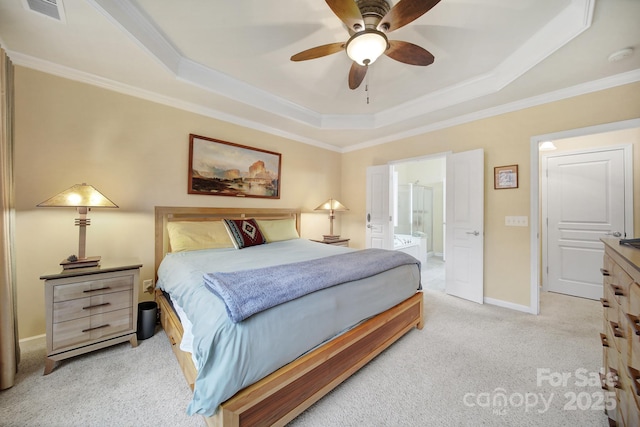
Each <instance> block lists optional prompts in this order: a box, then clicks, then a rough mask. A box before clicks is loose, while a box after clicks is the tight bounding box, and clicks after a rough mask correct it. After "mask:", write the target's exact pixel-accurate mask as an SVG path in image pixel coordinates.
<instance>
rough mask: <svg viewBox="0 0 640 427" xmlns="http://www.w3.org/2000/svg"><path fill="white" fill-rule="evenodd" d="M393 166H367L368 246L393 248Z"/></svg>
mask: <svg viewBox="0 0 640 427" xmlns="http://www.w3.org/2000/svg"><path fill="white" fill-rule="evenodd" d="M391 182H392V180H391V167H390V166H388V165H383V166H370V167H368V168H367V196H366V197H367V229H366V246H367V248H382V249H393V218H392V217H391V214H390V207H391V206H392V202H393V200H392V199H391V197H392V195H393V192H392V191H391Z"/></svg>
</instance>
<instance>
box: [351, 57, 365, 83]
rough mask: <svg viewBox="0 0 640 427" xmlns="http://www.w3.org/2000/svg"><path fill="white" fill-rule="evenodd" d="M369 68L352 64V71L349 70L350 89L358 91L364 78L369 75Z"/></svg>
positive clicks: (355, 63)
mask: <svg viewBox="0 0 640 427" xmlns="http://www.w3.org/2000/svg"><path fill="white" fill-rule="evenodd" d="M367 68H368V67H367V66H366V65H360V64H358V63H357V62H355V61H353V64H351V70H349V89H357V88H358V86H360V83H362V81H363V80H364V76H366V75H367Z"/></svg>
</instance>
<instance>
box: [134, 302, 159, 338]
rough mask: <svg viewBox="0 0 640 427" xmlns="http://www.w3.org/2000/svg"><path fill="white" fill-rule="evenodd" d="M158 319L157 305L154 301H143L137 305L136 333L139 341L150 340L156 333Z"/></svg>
mask: <svg viewBox="0 0 640 427" xmlns="http://www.w3.org/2000/svg"><path fill="white" fill-rule="evenodd" d="M157 317H158V304H156V302H155V301H144V302H141V303H139V304H138V331H137V333H136V335H137V338H138V339H139V340H146V339H147V338H151V337H152V336H153V334H154V333H155V331H156V321H157Z"/></svg>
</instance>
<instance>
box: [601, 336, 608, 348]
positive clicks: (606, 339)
mask: <svg viewBox="0 0 640 427" xmlns="http://www.w3.org/2000/svg"><path fill="white" fill-rule="evenodd" d="M600 341H602V346H603V347H609V338H607V336H606V335H605V334H602V333H601V334H600Z"/></svg>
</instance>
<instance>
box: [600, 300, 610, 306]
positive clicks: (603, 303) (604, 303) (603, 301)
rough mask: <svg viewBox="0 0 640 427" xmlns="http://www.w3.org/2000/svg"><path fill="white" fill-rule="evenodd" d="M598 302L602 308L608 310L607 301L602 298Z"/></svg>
mask: <svg viewBox="0 0 640 427" xmlns="http://www.w3.org/2000/svg"><path fill="white" fill-rule="evenodd" d="M600 302H601V303H602V306H603V307H604V308H609V300H606V299H604V298H600Z"/></svg>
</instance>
